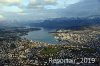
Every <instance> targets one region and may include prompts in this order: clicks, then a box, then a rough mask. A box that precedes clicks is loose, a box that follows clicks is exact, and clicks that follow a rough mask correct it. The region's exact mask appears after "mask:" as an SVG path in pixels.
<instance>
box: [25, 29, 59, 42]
mask: <svg viewBox="0 0 100 66" xmlns="http://www.w3.org/2000/svg"><path fill="white" fill-rule="evenodd" d="M48 32H50V30H45V29H43V28H41V30H38V31H32V32H29V33H28V35H26V36H23V37H25V38H27V39H30V40H33V41H40V42H47V43H52V44H58V43H59V42H58V41H56V39H55V38H54V36H53V35H52V34H51V33H48Z"/></svg>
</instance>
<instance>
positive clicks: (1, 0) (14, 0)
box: [0, 0, 22, 5]
mask: <svg viewBox="0 0 100 66" xmlns="http://www.w3.org/2000/svg"><path fill="white" fill-rule="evenodd" d="M21 2H22V0H0V4H4V5H12V4H21Z"/></svg>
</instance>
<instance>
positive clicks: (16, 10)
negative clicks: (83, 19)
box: [0, 0, 100, 21]
mask: <svg viewBox="0 0 100 66" xmlns="http://www.w3.org/2000/svg"><path fill="white" fill-rule="evenodd" d="M97 14H100V3H99V0H0V20H19V21H22V20H38V19H47V18H59V17H69V16H71V17H72V16H73V17H74V16H88V15H97Z"/></svg>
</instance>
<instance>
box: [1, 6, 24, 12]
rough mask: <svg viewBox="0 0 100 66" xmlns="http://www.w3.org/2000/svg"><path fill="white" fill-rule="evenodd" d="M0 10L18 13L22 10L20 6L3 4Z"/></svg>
mask: <svg viewBox="0 0 100 66" xmlns="http://www.w3.org/2000/svg"><path fill="white" fill-rule="evenodd" d="M0 10H1V11H2V12H12V13H20V12H23V11H24V10H23V9H22V8H19V7H18V6H4V7H2V9H0Z"/></svg>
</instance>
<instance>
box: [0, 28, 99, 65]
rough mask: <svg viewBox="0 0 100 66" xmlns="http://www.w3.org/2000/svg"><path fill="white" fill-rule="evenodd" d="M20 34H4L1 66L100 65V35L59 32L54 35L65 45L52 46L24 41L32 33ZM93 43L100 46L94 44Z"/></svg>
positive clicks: (88, 32)
mask: <svg viewBox="0 0 100 66" xmlns="http://www.w3.org/2000/svg"><path fill="white" fill-rule="evenodd" d="M16 30H17V31H16ZM19 30H20V29H17V28H16V29H13V30H12V29H11V30H2V31H1V32H0V35H2V38H0V66H59V65H60V66H66V65H68V66H74V65H76V66H77V65H78V66H86V65H87V66H98V65H99V63H100V58H99V57H100V45H99V41H98V40H99V38H96V36H97V35H99V31H94V30H93V31H92V30H89V29H88V30H83V31H81V30H80V31H72V30H58V31H57V32H54V33H53V34H54V35H55V37H56V39H57V40H60V41H63V40H64V43H62V44H49V43H45V42H39V41H32V40H28V39H26V38H21V37H20V36H22V35H24V34H27V33H28V32H29V31H30V30H29V29H27V31H25V30H26V29H25V30H24V29H21V30H22V32H20V31H19ZM5 31H6V32H5ZM83 32H84V33H85V35H84V33H83ZM20 34H21V35H20ZM90 34H91V35H90ZM94 39H95V40H94ZM67 40H69V42H70V43H68V42H67ZM81 40H83V41H84V43H81ZM91 40H94V41H96V42H97V43H91V42H92V41H91ZM94 41H93V42H94ZM87 42H90V44H89V43H87ZM84 60H86V61H84Z"/></svg>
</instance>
